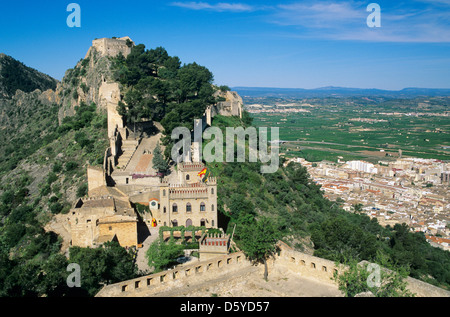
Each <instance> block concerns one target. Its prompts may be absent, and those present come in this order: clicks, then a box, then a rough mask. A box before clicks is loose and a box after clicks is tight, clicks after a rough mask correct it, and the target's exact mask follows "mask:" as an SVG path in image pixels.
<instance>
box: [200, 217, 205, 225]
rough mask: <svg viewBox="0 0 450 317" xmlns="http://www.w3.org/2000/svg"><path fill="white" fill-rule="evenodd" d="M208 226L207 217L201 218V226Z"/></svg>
mask: <svg viewBox="0 0 450 317" xmlns="http://www.w3.org/2000/svg"><path fill="white" fill-rule="evenodd" d="M205 226H206V220H205V219H203V218H202V219H200V227H205Z"/></svg>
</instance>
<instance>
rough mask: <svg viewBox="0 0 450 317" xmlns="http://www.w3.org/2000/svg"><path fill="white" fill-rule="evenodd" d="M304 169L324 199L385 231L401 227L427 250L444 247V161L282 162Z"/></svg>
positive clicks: (449, 170)
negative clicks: (371, 220) (422, 241)
mask: <svg viewBox="0 0 450 317" xmlns="http://www.w3.org/2000/svg"><path fill="white" fill-rule="evenodd" d="M290 161H294V162H297V163H301V164H302V165H304V166H306V167H307V169H308V172H309V174H310V175H311V177H312V178H313V180H314V181H315V182H316V183H317V184H320V185H321V186H322V190H323V191H324V193H325V196H326V197H327V198H329V199H330V200H334V201H336V202H342V204H343V208H344V209H345V210H347V211H349V212H360V213H365V214H367V215H368V216H370V217H373V218H376V219H377V220H378V222H379V223H380V224H381V225H383V226H387V225H390V226H391V227H392V226H394V225H395V224H397V223H398V224H401V223H406V224H408V225H409V226H410V228H411V230H413V231H416V232H418V231H421V232H423V233H424V234H425V236H426V238H427V241H428V242H429V243H430V244H432V245H433V246H438V247H441V248H443V249H445V250H449V249H450V230H449V225H448V224H449V222H450V217H449V211H450V201H449V198H450V197H449V191H448V188H449V185H450V163H448V162H447V163H446V162H444V161H441V160H435V159H421V158H398V159H397V160H396V161H392V162H387V161H379V163H378V164H372V163H369V162H365V161H356V160H355V161H346V162H344V161H341V160H338V162H331V161H322V162H318V163H313V162H308V161H306V160H305V159H303V158H291V159H288V160H287V161H286V162H285V164H286V165H287V164H288V163H289V162H290Z"/></svg>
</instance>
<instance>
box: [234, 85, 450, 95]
mask: <svg viewBox="0 0 450 317" xmlns="http://www.w3.org/2000/svg"><path fill="white" fill-rule="evenodd" d="M231 89H233V90H236V91H237V92H238V93H239V94H240V95H242V96H248V97H288V98H289V97H290V98H313V97H363V96H365V97H373V96H377V97H393V98H414V97H418V96H430V97H437V96H450V88H419V87H406V88H403V89H401V90H386V89H378V88H353V87H337V86H325V87H319V88H312V89H306V88H279V87H245V86H236V87H231Z"/></svg>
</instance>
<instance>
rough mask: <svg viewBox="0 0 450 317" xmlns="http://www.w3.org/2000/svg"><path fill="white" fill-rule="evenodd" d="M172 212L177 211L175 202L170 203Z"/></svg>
mask: <svg viewBox="0 0 450 317" xmlns="http://www.w3.org/2000/svg"><path fill="white" fill-rule="evenodd" d="M172 212H178V206H177V204H173V205H172Z"/></svg>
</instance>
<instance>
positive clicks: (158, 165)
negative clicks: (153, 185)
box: [153, 143, 169, 173]
mask: <svg viewBox="0 0 450 317" xmlns="http://www.w3.org/2000/svg"><path fill="white" fill-rule="evenodd" d="M153 168H154V169H155V170H157V171H158V172H159V173H164V172H166V171H167V170H168V168H169V165H168V164H167V161H166V160H165V159H164V156H163V154H162V151H161V147H160V145H159V143H158V144H157V145H156V147H155V150H154V151H153Z"/></svg>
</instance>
